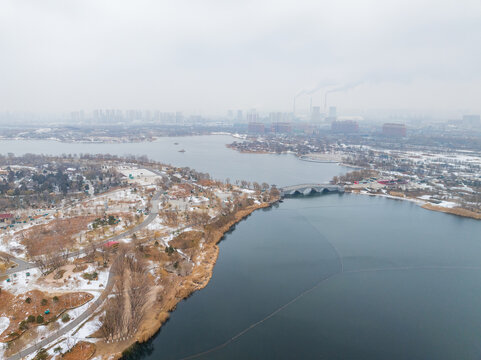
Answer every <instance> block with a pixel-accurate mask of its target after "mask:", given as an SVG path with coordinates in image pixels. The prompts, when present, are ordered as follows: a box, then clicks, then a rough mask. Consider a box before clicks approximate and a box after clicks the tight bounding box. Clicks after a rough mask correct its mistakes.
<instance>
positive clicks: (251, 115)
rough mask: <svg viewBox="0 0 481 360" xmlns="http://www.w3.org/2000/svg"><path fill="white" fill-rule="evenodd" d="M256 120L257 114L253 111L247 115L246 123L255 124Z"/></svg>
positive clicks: (257, 118)
mask: <svg viewBox="0 0 481 360" xmlns="http://www.w3.org/2000/svg"><path fill="white" fill-rule="evenodd" d="M257 120H259V114H258V113H257V112H256V111H255V110H252V111H249V112H248V113H247V122H257Z"/></svg>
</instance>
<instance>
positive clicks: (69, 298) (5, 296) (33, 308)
mask: <svg viewBox="0 0 481 360" xmlns="http://www.w3.org/2000/svg"><path fill="white" fill-rule="evenodd" d="M53 297H54V295H53V294H46V293H44V292H42V291H40V290H31V291H29V292H27V293H25V294H22V295H17V296H15V295H13V294H12V293H10V292H8V291H5V290H2V292H1V293H0V316H5V317H8V318H9V319H10V325H9V326H8V328H7V329H6V330H5V331H4V332H3V333H1V334H0V342H7V341H11V340H14V339H16V338H18V337H19V336H20V335H21V334H22V333H23V330H20V328H19V325H20V323H21V322H22V321H23V320H26V319H27V317H28V316H29V315H34V316H35V317H37V315H41V316H43V318H44V320H45V323H48V322H49V321H52V320H54V319H56V318H57V317H58V316H59V315H60V314H61V313H62V312H64V311H65V310H68V309H72V308H76V307H78V306H81V305H83V304H85V303H87V302H88V301H90V300H92V299H93V295H91V294H89V293H86V292H76V293H67V294H59V295H58V296H57V297H58V301H54V300H53ZM27 298H30V300H31V301H30V303H27V301H26V299H27ZM42 299H46V300H47V304H45V305H42V304H41V302H42ZM47 309H48V310H50V314H45V310H47ZM36 326H40V324H37V323H36V322H34V323H28V327H29V328H33V327H36ZM12 333H16V334H17V335H13V336H12V335H11V334H12Z"/></svg>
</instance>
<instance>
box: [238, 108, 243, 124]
mask: <svg viewBox="0 0 481 360" xmlns="http://www.w3.org/2000/svg"><path fill="white" fill-rule="evenodd" d="M242 118H243V116H242V110H237V121H242Z"/></svg>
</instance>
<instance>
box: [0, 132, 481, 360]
mask: <svg viewBox="0 0 481 360" xmlns="http://www.w3.org/2000/svg"><path fill="white" fill-rule="evenodd" d="M231 141H232V138H230V137H225V136H208V137H186V138H175V139H172V138H164V139H160V140H159V141H157V142H153V143H139V144H95V145H85V144H61V143H56V142H48V141H45V142H39V141H31V142H29V141H26V142H9V141H3V142H0V151H1V152H2V153H6V152H14V153H17V154H22V153H26V152H35V153H45V154H47V153H48V154H53V153H55V154H60V153H87V152H90V153H112V154H118V155H124V154H137V155H142V154H146V155H148V156H149V157H151V158H153V159H155V160H159V161H163V162H166V163H172V164H174V165H176V166H189V167H192V168H195V169H197V170H199V171H207V172H210V173H211V174H212V175H213V176H214V177H215V178H218V179H225V178H227V177H229V178H230V179H232V180H235V179H247V180H255V181H266V182H269V183H275V184H278V185H287V184H295V183H306V182H323V181H327V180H329V179H330V178H331V177H332V176H334V175H337V174H339V173H342V172H344V171H346V169H344V168H342V167H338V166H336V165H333V164H316V163H308V162H302V161H299V160H297V159H296V158H295V157H293V156H285V155H281V156H278V155H251V154H239V153H236V152H234V151H232V150H230V149H226V148H225V147H224V144H226V143H228V142H231ZM174 142H179V143H180V144H179V145H177V146H175V145H173V143H174ZM180 148H184V149H185V150H186V152H185V153H178V149H180ZM480 235H481V222H478V221H475V220H471V219H464V218H459V217H455V216H451V215H447V214H442V213H436V212H430V211H427V210H423V209H421V208H419V207H418V206H416V205H414V204H412V203H408V202H401V201H394V200H389V199H384V198H371V197H366V196H359V195H349V194H344V195H326V196H319V197H310V198H298V199H289V200H287V201H285V202H284V203H282V204H280V205H279V206H278V207H274V208H272V209H268V210H260V211H257V212H255V213H254V214H252V215H251V216H250V217H249V218H247V219H246V220H244V221H242V222H241V223H239V224H237V225H236V227H235V229H234V230H233V231H231V232H230V233H229V234H227V235H226V236H225V239H224V240H223V241H222V242H221V243H220V256H219V259H218V262H217V264H216V266H215V268H214V275H213V277H212V280H211V282H210V283H209V285H208V286H207V287H206V288H205V289H203V290H202V291H200V292H197V293H195V294H193V296H192V297H190V298H189V299H188V300H186V301H183V302H182V303H180V304H179V306H178V307H177V310H176V311H174V312H173V313H172V316H171V319H170V321H168V323H167V324H166V325H165V326H163V327H162V330H161V331H160V332H159V333H158V334H157V335H156V336H155V337H154V338H153V339H152V340H151V341H150V342H149V343H147V344H145V345H143V346H141V347H139V348H138V349H137V352H136V353H135V354H134V355H132V357H131V358H132V359H145V360H147V359H149V360H150V359H152V360H153V359H181V358H185V357H188V356H191V355H195V354H202V353H204V352H205V351H209V350H211V349H215V350H214V351H211V352H209V353H207V354H204V355H200V356H198V357H197V358H198V359H294V358H304V359H366V360H367V359H369V360H371V359H480V357H481V236H480ZM300 294H303V295H301V296H300ZM286 304H288V305H287V306H286ZM273 313H274V315H272V316H270V314H273ZM253 324H257V325H255V326H253V327H251V326H252V325H253ZM246 329H249V330H247V331H245V330H246ZM239 334H241V335H239ZM232 338H234V340H231V339H232Z"/></svg>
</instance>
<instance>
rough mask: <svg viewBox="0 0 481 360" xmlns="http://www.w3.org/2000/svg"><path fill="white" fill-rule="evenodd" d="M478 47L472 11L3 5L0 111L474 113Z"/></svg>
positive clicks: (299, 5) (374, 6)
mask: <svg viewBox="0 0 481 360" xmlns="http://www.w3.org/2000/svg"><path fill="white" fill-rule="evenodd" d="M480 38H481V2H479V1H477V0H473V1H468V0H464V1H462V2H459V1H441V2H440V1H434V0H433V1H431V0H428V1H418V0H408V1H390V0H389V1H356V0H341V1H312V0H297V1H291V0H288V1H268V0H264V1H251V0H245V1H218V0H207V1H185V0H178V1H149V0H140V1H118V0H116V1H91V0H87V1H86V0H82V1H78V0H74V1H68V2H67V1H63V0H50V1H25V0H5V1H2V3H1V4H0V54H1V56H0V112H5V111H20V112H35V113H61V112H69V111H72V110H79V109H85V110H87V111H91V110H93V109H96V108H115V109H129V108H139V109H161V110H163V111H183V112H185V113H187V114H189V113H190V114H201V115H208V114H213V115H215V114H225V113H226V111H227V110H228V109H250V108H255V109H257V110H259V111H266V112H268V111H292V108H293V102H294V98H296V106H297V108H298V109H301V111H304V110H305V111H307V109H308V107H309V106H310V104H311V103H312V104H313V105H316V106H321V107H324V105H325V104H324V102H325V100H326V98H327V102H328V104H327V105H334V106H337V107H338V108H343V109H355V110H356V111H365V110H368V109H387V110H389V109H411V110H413V111H419V112H423V111H427V112H429V111H436V112H438V113H439V112H441V113H443V112H444V113H446V114H455V115H460V114H463V113H479V112H480V111H481V103H480V101H479V94H480V91H481V67H480V66H479V64H481V48H480V46H479V39H480ZM326 92H327V93H328V96H327V97H326Z"/></svg>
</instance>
